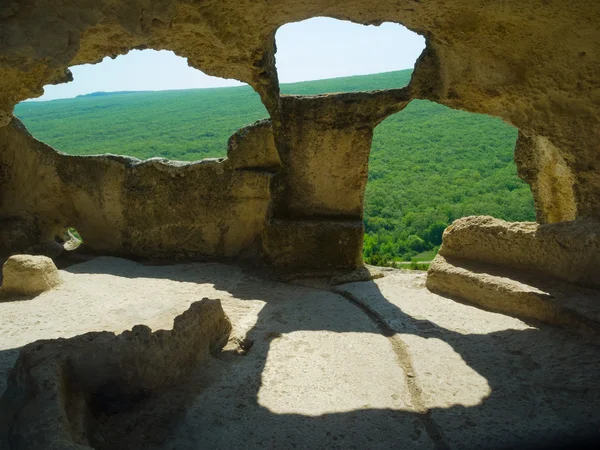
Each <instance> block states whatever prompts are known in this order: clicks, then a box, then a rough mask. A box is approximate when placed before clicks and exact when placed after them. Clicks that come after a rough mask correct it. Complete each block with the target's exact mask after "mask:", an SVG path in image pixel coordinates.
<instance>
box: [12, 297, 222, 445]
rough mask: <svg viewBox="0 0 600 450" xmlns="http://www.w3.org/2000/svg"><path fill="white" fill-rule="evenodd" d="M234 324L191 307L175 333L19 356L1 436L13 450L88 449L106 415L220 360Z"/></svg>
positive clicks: (209, 304) (102, 338) (214, 308)
mask: <svg viewBox="0 0 600 450" xmlns="http://www.w3.org/2000/svg"><path fill="white" fill-rule="evenodd" d="M230 331H231V324H230V322H229V320H228V318H227V317H226V316H225V313H224V312H223V309H222V308H221V303H220V301H219V300H209V299H207V298H205V299H203V300H202V301H199V302H196V303H193V304H192V305H191V306H190V308H189V309H188V310H187V311H186V312H184V313H183V314H182V315H180V316H178V317H176V318H175V321H174V324H173V329H172V330H170V331H166V330H159V331H157V332H155V333H152V330H151V329H150V328H149V327H147V326H145V325H136V326H135V327H133V329H132V330H131V331H125V332H124V333H122V334H121V335H118V336H115V335H114V334H113V333H109V332H102V333H88V334H84V335H82V336H78V337H75V338H71V339H58V340H54V341H37V342H35V343H32V344H30V345H28V346H25V347H24V348H23V349H22V350H21V354H20V356H19V359H18V360H17V362H16V364H15V367H14V369H13V370H12V371H11V374H10V377H9V380H8V387H7V389H6V392H5V393H4V396H3V397H2V401H1V402H0V418H1V419H2V420H0V423H1V424H2V425H1V426H0V431H3V433H2V437H0V439H2V440H3V441H4V445H9V446H10V448H13V449H42V448H44V449H57V450H58V449H84V448H90V443H89V436H88V433H90V431H91V430H92V429H93V427H94V422H95V421H96V420H98V417H99V416H101V415H102V414H107V415H112V414H116V413H118V412H119V411H121V410H128V409H130V408H132V407H133V405H134V404H135V403H136V402H139V401H141V400H143V399H145V398H146V397H148V396H149V395H151V394H152V393H153V392H155V391H156V390H157V389H159V388H162V387H164V386H167V385H169V384H173V383H174V382H176V381H177V380H178V379H181V378H182V377H183V376H184V375H185V374H186V373H187V372H189V371H190V370H191V369H193V368H196V367H197V366H198V364H199V363H201V362H203V361H205V360H207V359H209V358H210V356H211V355H213V356H214V355H216V354H217V353H218V352H220V350H221V349H222V348H223V346H224V345H225V343H226V342H227V340H228V337H229V332H230Z"/></svg>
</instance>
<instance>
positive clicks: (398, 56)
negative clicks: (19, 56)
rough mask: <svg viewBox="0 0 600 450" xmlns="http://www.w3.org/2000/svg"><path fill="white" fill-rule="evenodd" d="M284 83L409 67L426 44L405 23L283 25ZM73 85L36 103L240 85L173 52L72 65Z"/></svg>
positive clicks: (48, 90)
mask: <svg viewBox="0 0 600 450" xmlns="http://www.w3.org/2000/svg"><path fill="white" fill-rule="evenodd" d="M276 39H277V55H276V57H277V69H278V72H279V80H280V81H281V82H282V83H286V82H294V81H305V80H318V79H323V78H334V77H341V76H348V75H360V74H369V73H378V72H389V71H391V70H400V69H409V68H412V67H413V66H414V63H415V61H416V59H417V58H418V56H419V55H420V54H421V52H422V51H423V49H424V48H425V40H424V39H423V38H422V37H421V36H419V35H417V34H415V33H413V32H411V31H409V30H407V29H406V28H404V27H403V26H401V25H397V24H391V23H385V24H383V25H381V26H379V27H375V26H363V25H358V24H354V23H351V22H345V21H340V20H335V19H328V18H322V17H319V18H314V19H309V20H305V21H303V22H298V23H291V24H287V25H284V26H283V27H281V28H280V29H279V31H278V32H277V36H276ZM71 72H73V78H74V81H72V82H71V83H66V84H61V85H58V86H46V87H45V93H44V95H43V96H42V97H40V98H38V99H37V100H52V99H57V98H69V97H75V96H76V95H79V94H88V93H90V92H96V91H107V92H110V91H144V90H164V89H189V88H203V87H221V86H237V85H240V84H241V83H240V82H238V81H236V80H226V79H222V78H216V77H210V76H208V75H204V74H203V73H202V72H200V71H199V70H196V69H193V68H191V67H189V66H188V65H187V61H186V60H185V59H184V58H180V57H178V56H176V55H175V54H174V53H173V52H167V51H160V52H157V51H154V50H144V51H139V50H132V51H131V52H129V53H128V54H127V55H123V56H119V57H117V58H116V59H114V60H113V59H110V58H105V59H104V61H102V62H101V63H99V64H95V65H90V64H85V65H81V66H74V67H71Z"/></svg>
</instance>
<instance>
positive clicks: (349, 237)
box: [262, 219, 365, 269]
mask: <svg viewBox="0 0 600 450" xmlns="http://www.w3.org/2000/svg"><path fill="white" fill-rule="evenodd" d="M364 233H365V227H364V225H363V222H362V221H358V220H354V221H349V220H343V221H342V220H339V221H334V220H326V219H320V220H312V221H310V220H277V219H272V220H270V221H269V222H268V223H267V224H266V226H265V229H264V232H263V235H262V253H263V258H264V259H265V261H266V262H267V263H269V264H271V265H273V266H276V267H281V268H296V269H315V268H317V269H335V268H346V269H347V268H355V267H359V266H361V265H362V244H363V236H364Z"/></svg>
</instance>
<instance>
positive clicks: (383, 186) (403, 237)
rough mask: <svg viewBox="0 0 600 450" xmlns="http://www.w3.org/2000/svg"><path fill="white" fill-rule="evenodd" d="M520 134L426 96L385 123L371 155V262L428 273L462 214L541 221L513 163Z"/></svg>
mask: <svg viewBox="0 0 600 450" xmlns="http://www.w3.org/2000/svg"><path fill="white" fill-rule="evenodd" d="M516 139H517V130H516V129H515V128H513V127H511V126H510V125H507V124H506V123H504V122H502V121H501V120H500V119H497V118H493V117H489V116H486V115H481V114H472V113H467V112H464V111H457V110H453V109H450V108H447V107H445V106H442V105H438V104H436V103H431V102H428V101H421V100H415V101H413V102H411V103H410V104H409V105H408V107H407V108H406V109H405V110H404V111H401V112H399V113H397V114H395V115H393V116H390V117H388V118H387V119H386V120H385V121H383V122H382V123H381V124H380V125H379V126H378V127H377V128H376V129H375V134H374V137H373V146H372V148H371V154H370V158H369V181H368V183H367V189H366V194H365V214H364V222H365V231H366V235H365V240H364V246H363V256H364V259H365V261H366V262H367V263H371V264H374V265H383V266H389V265H393V266H396V267H400V268H406V269H420V270H426V269H427V268H428V267H429V264H428V263H429V262H430V261H431V260H432V259H433V258H434V257H435V254H436V253H437V251H438V249H439V246H440V244H441V242H442V233H443V231H444V229H445V228H446V227H447V226H448V225H450V224H451V223H452V222H453V221H454V220H456V219H458V218H461V217H464V216H470V215H490V216H494V217H497V218H500V219H504V220H508V221H535V212H534V206H533V197H532V194H531V191H530V189H529V186H528V185H527V184H526V183H525V182H523V181H521V180H520V179H519V178H518V177H517V171H516V166H515V163H514V160H513V158H514V148H515V142H516Z"/></svg>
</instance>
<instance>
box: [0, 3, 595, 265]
mask: <svg viewBox="0 0 600 450" xmlns="http://www.w3.org/2000/svg"><path fill="white" fill-rule="evenodd" d="M315 16H328V17H334V18H338V19H345V20H352V21H354V22H357V23H362V24H374V25H377V24H380V23H382V22H384V21H390V22H397V23H401V24H404V25H406V26H407V27H408V28H410V29H412V30H413V31H415V32H418V33H420V34H421V35H423V36H425V38H426V40H427V48H426V50H425V51H424V53H423V55H422V56H421V58H420V59H419V61H418V62H417V64H416V67H415V72H414V75H413V78H412V80H411V83H410V86H409V88H408V89H407V90H406V91H401V92H388V93H386V94H364V95H363V97H362V98H361V97H360V95H359V96H344V95H338V96H330V97H317V98H313V99H305V98H304V99H303V98H294V97H281V96H280V95H279V87H278V77H277V71H276V68H275V41H274V36H275V32H276V31H277V29H278V28H279V27H280V26H282V25H284V24H286V23H289V22H294V21H299V20H303V19H307V18H310V17H315ZM599 22H600V3H598V2H597V1H596V0H580V1H578V2H562V1H559V0H506V1H503V2H489V1H488V0H474V1H465V0H450V1H447V0H422V1H419V2H416V1H414V2H413V1H406V2H392V1H389V0H373V1H369V2H367V1H364V0H355V1H350V2H344V3H340V2H338V1H334V0H318V1H317V0H303V1H301V2H298V1H295V0H275V1H269V2H267V1H251V0H243V1H239V0H223V1H219V2H201V3H195V2H188V1H186V0H166V1H163V0H160V1H159V0H133V1H127V2H125V1H116V2H114V1H111V2H108V1H101V2H98V1H93V0H77V1H75V0H62V1H58V0H50V1H42V0H22V1H15V2H8V3H6V2H5V3H4V4H3V5H2V6H0V77H1V78H2V80H3V83H2V86H1V87H0V124H1V125H4V129H3V130H2V131H1V133H2V138H1V139H2V147H1V148H0V153H1V154H2V155H3V156H2V160H3V163H2V164H3V169H2V171H3V172H2V174H3V175H2V180H1V181H0V189H1V190H2V194H0V195H1V198H2V202H3V206H2V207H1V211H2V214H3V219H2V224H3V225H2V227H0V228H3V229H2V231H0V237H3V240H4V243H2V245H3V246H4V247H11V246H20V245H23V244H28V243H30V242H29V241H36V238H34V236H36V237H40V238H43V239H47V238H48V236H49V235H51V234H53V233H54V232H55V230H57V229H59V228H60V227H63V226H64V224H65V223H66V222H65V220H64V219H65V218H67V219H69V220H70V221H72V218H73V217H77V218H78V222H77V223H69V225H75V226H76V227H77V225H78V224H79V226H78V227H77V228H78V229H80V231H81V232H82V233H84V238H87V239H86V242H90V243H91V244H90V245H92V246H93V247H94V249H97V250H98V251H100V252H117V253H123V254H127V255H134V256H135V255H138V256H152V257H156V256H158V257H160V256H168V257H173V256H178V257H183V258H190V257H191V258H193V257H198V256H200V255H209V256H222V255H227V256H233V255H236V254H239V253H240V252H242V253H243V252H244V251H245V250H246V249H248V248H262V252H263V256H264V258H265V259H266V260H267V261H269V262H270V263H272V264H275V265H285V266H288V265H292V266H294V265H295V266H305V265H313V266H315V267H316V266H321V265H322V266H326V267H332V266H338V267H349V266H355V265H356V264H358V263H357V261H358V260H359V258H360V247H361V244H362V243H361V238H360V237H358V236H359V235H360V233H359V232H358V231H357V230H358V228H359V227H360V226H361V225H360V222H361V217H360V216H361V213H360V210H361V206H362V198H363V191H364V184H365V182H366V163H367V155H368V147H369V145H370V139H371V133H372V129H373V127H374V126H375V125H376V124H377V123H378V121H379V120H381V119H383V118H384V117H385V115H386V114H391V113H393V112H396V111H398V110H400V109H402V107H403V106H405V105H406V102H408V101H410V99H411V98H424V99H429V100H433V101H436V102H439V103H442V104H445V105H447V106H450V107H452V108H459V109H464V110H468V111H473V112H478V113H484V114H490V115H494V116H498V117H501V118H502V119H504V120H505V121H507V122H509V123H511V124H512V125H514V126H515V127H517V128H519V130H520V136H521V137H520V140H519V146H518V149H517V158H516V161H517V165H518V167H519V173H520V174H521V176H522V177H523V178H524V179H525V180H526V181H527V182H528V183H530V185H531V186H532V189H533V192H534V196H535V200H536V208H537V211H538V218H539V220H540V221H541V222H558V221H564V220H573V219H588V218H596V219H597V218H600V176H599V173H600V152H598V149H597V142H598V141H599V140H600V126H599V125H600V123H599V117H600V114H599V110H600V89H598V73H600V31H599V29H598V26H597V24H598V23H599ZM398 45H399V46H400V45H401V43H398ZM132 48H154V49H169V50H173V51H174V52H175V53H176V54H178V55H180V56H183V57H186V58H188V63H189V64H190V65H191V66H192V67H195V68H198V69H200V70H202V71H204V72H205V73H207V74H210V75H216V76H221V77H225V78H235V79H238V80H241V81H244V82H247V83H248V84H250V85H251V86H252V87H253V88H254V89H255V90H256V91H257V92H258V93H259V94H260V96H261V99H262V101H263V103H264V104H265V106H266V108H267V111H268V112H269V114H270V116H271V121H272V124H273V125H272V129H273V140H274V143H275V146H276V148H277V151H278V153H279V155H280V157H281V160H282V162H283V166H282V170H281V173H279V174H278V175H277V176H276V177H275V178H274V179H273V184H272V186H271V187H272V195H273V197H272V202H269V201H268V198H270V197H269V196H270V194H269V192H268V185H269V181H268V177H267V176H266V175H264V174H261V173H258V172H260V171H256V170H251V169H255V168H262V167H263V166H261V165H258V166H254V164H253V163H252V164H251V165H250V168H249V169H244V170H243V171H240V170H238V169H235V164H234V166H229V167H228V166H227V164H229V163H218V162H210V163H203V164H192V165H188V166H185V167H179V166H176V165H173V164H169V163H166V162H159V161H150V162H144V163H140V162H134V161H133V160H129V159H125V158H115V157H102V158H72V157H66V156H64V155H56V154H54V153H52V152H51V151H50V150H49V149H47V148H45V147H43V146H41V144H39V143H36V142H34V141H32V140H31V139H30V138H29V137H28V136H27V135H26V134H25V133H24V132H23V130H20V131H18V130H19V126H18V125H17V124H16V123H15V121H14V119H13V118H12V108H13V106H14V105H15V104H16V103H17V102H19V101H21V100H24V99H26V98H30V97H35V96H38V95H40V94H41V93H42V87H43V86H44V85H46V84H51V83H61V82H65V81H68V80H69V79H70V78H71V74H70V72H69V71H68V67H69V66H71V65H75V64H83V63H90V62H91V63H93V62H98V61H100V60H101V59H102V58H103V57H104V56H107V55H109V56H115V55H119V54H124V53H126V52H127V51H128V50H130V49H132ZM13 141H14V142H13ZM258 141H260V139H259V140H258ZM258 141H253V142H258ZM26 148H27V149H28V150H25V149H26ZM38 165H39V166H40V167H41V168H40V169H39V171H38V169H37V166H38ZM7 166H8V167H9V169H7V168H6V167H7ZM268 166H269V170H272V168H273V165H271V164H269V165H268ZM230 169H231V170H230ZM7 170H8V172H7ZM21 172H23V173H29V174H32V173H38V172H39V173H40V174H45V175H44V176H39V177H38V176H35V177H34V178H33V179H31V178H29V179H28V178H27V177H26V176H25V175H24V176H22V177H20V176H17V177H15V173H21ZM55 173H56V175H55ZM332 173H335V177H332ZM7 174H8V175H7ZM182 174H183V175H182ZM26 180H28V181H26ZM175 180H177V181H175ZM155 182H156V185H155V184H153V183H155ZM23 183H25V184H23ZM26 183H30V184H34V185H37V186H39V189H38V190H39V191H41V192H42V193H43V192H45V194H39V195H38V194H36V195H33V193H20V192H19V190H20V189H21V187H23V186H25V191H30V190H31V189H30V188H29V187H27V186H26ZM215 183H216V184H215ZM117 185H118V186H120V187H119V188H118V189H115V188H114V186H117ZM164 186H168V188H167V189H164ZM192 186H194V187H192ZM214 186H218V187H219V188H221V187H223V189H222V191H223V192H224V193H223V194H221V193H220V192H216V190H215V189H214ZM172 188H173V189H172ZM178 189H183V192H185V194H186V195H189V198H190V200H189V201H187V202H184V201H183V200H180V199H177V198H175V197H176V196H175V195H174V194H173V193H175V192H177V190H178ZM67 191H68V192H67ZM221 195H222V197H221ZM25 197H27V201H24V200H26V198H25ZM49 197H52V198H49ZM59 197H60V198H61V199H64V200H61V201H60V202H59V203H57V202H56V200H57V199H58V198H59ZM150 198H152V199H154V200H152V202H154V204H153V205H151V204H150V203H149V202H151V201H150V200H149V199H150ZM190 205H194V206H193V207H192V208H190V207H189V206H190ZM215 209H218V210H219V211H224V210H225V211H231V213H228V214H225V215H223V213H222V212H215ZM240 218H243V220H241V221H240ZM263 219H266V222H261V221H262V220H263ZM315 221H317V222H319V223H320V224H319V226H316V227H315V224H314V222H315ZM331 224H333V225H331ZM7 227H8V231H6V228H7ZM332 227H333V228H332ZM17 228H19V230H17ZM23 229H25V230H29V231H26V232H23V231H22V230H23ZM284 229H287V230H292V231H293V232H292V233H286V232H284V231H283V230H284ZM11 230H12V231H11ZM261 234H262V235H263V244H262V246H260V245H254V246H253V245H250V242H251V241H252V240H253V239H255V238H256V237H257V236H259V235H261ZM86 235H87V236H86ZM6 236H9V237H10V239H8V240H7V239H6ZM294 236H295V237H294ZM280 237H281V239H283V240H279V239H280ZM336 238H337V242H338V244H339V245H340V246H341V245H342V244H343V245H349V246H350V247H351V250H349V251H348V252H345V253H344V252H339V254H340V255H341V254H342V253H344V256H340V257H339V258H337V257H335V255H322V254H321V253H322V252H321V251H320V250H319V249H322V248H323V243H324V242H325V240H331V239H333V240H335V239H336ZM8 241H10V242H8ZM301 245H304V246H305V248H303V250H302V251H301V252H300V251H299V250H298V249H299V246H301ZM308 248H311V249H312V250H307V249H308ZM328 251H329V250H328ZM300 253H302V255H300Z"/></svg>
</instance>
